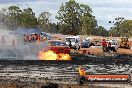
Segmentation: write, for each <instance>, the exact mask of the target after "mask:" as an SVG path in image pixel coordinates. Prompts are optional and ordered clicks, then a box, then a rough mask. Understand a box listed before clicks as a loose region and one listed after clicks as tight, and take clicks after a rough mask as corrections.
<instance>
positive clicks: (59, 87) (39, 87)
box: [0, 82, 116, 88]
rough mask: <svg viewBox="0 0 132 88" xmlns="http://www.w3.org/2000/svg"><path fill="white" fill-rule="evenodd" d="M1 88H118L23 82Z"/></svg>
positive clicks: (0, 85) (1, 87) (12, 83)
mask: <svg viewBox="0 0 132 88" xmlns="http://www.w3.org/2000/svg"><path fill="white" fill-rule="evenodd" d="M0 88H116V87H108V86H105V87H104V86H94V85H92V84H91V85H90V84H89V85H83V86H80V85H78V84H51V85H50V86H49V84H46V83H30V84H28V83H22V82H19V83H18V82H17V83H16V82H10V83H5V84H0Z"/></svg>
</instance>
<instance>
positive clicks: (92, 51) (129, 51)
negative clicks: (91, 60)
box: [77, 47, 132, 55]
mask: <svg viewBox="0 0 132 88" xmlns="http://www.w3.org/2000/svg"><path fill="white" fill-rule="evenodd" d="M83 50H86V51H87V52H90V54H94V55H102V54H103V51H102V49H100V48H91V47H90V48H81V49H80V50H79V51H77V52H79V53H82V52H83ZM111 53H114V52H111ZM115 54H132V49H124V48H119V49H118V50H117V52H115Z"/></svg>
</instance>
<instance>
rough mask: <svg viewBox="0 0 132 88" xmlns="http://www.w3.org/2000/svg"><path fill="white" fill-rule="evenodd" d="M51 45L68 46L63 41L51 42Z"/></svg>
mask: <svg viewBox="0 0 132 88" xmlns="http://www.w3.org/2000/svg"><path fill="white" fill-rule="evenodd" d="M50 44H51V46H67V45H66V43H65V42H61V41H51V42H50Z"/></svg>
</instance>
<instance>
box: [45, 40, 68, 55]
mask: <svg viewBox="0 0 132 88" xmlns="http://www.w3.org/2000/svg"><path fill="white" fill-rule="evenodd" d="M44 50H46V51H47V50H52V51H53V52H54V53H56V54H58V53H65V54H67V53H69V52H70V47H69V46H67V45H66V43H65V42H63V41H61V40H50V41H48V45H47V46H46V48H45V49H44Z"/></svg>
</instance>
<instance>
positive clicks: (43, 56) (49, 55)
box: [38, 50, 71, 60]
mask: <svg viewBox="0 0 132 88" xmlns="http://www.w3.org/2000/svg"><path fill="white" fill-rule="evenodd" d="M38 58H39V59H40V60H71V57H70V55H69V54H64V53H59V54H56V53H54V52H53V51H50V50H49V51H48V52H43V51H40V52H39V55H38Z"/></svg>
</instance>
